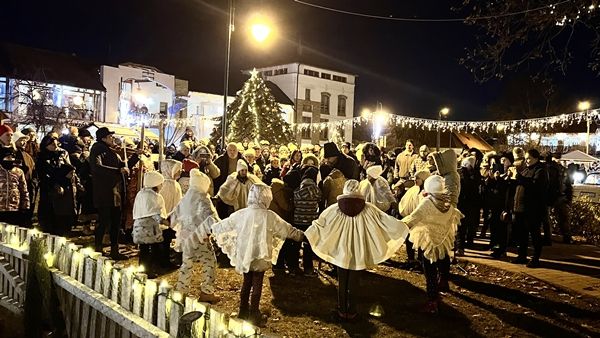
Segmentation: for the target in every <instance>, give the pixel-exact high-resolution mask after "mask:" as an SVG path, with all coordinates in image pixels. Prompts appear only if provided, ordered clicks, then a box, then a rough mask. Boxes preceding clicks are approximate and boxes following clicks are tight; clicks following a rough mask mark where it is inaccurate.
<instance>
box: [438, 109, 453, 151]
mask: <svg viewBox="0 0 600 338" xmlns="http://www.w3.org/2000/svg"><path fill="white" fill-rule="evenodd" d="M449 113H450V108H448V107H444V108H442V109H441V110H440V112H439V113H438V127H437V143H436V151H440V137H441V132H442V130H441V128H440V124H441V122H442V117H443V116H447V115H448V114H449Z"/></svg>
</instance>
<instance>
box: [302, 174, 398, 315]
mask: <svg viewBox="0 0 600 338" xmlns="http://www.w3.org/2000/svg"><path fill="white" fill-rule="evenodd" d="M407 234H408V228H407V227H406V225H405V224H404V223H402V222H400V221H399V220H397V219H396V218H394V217H392V216H390V215H387V214H386V213H384V212H383V211H381V210H379V209H378V208H377V207H376V206H375V205H373V204H371V203H369V202H365V197H364V196H363V195H362V194H361V193H360V191H359V183H358V181H357V180H348V181H347V182H346V183H345V185H344V191H343V194H342V195H340V196H338V197H337V204H333V205H331V206H330V207H328V208H327V209H325V211H323V212H322V213H321V215H320V216H319V218H318V219H317V220H315V221H313V223H312V225H311V226H310V227H309V228H308V229H307V230H306V232H305V235H306V238H307V239H308V241H309V242H310V244H311V246H312V248H313V251H314V253H315V254H317V256H319V257H321V259H323V260H325V261H327V262H329V263H331V264H334V265H335V266H337V271H338V281H339V287H338V307H337V310H336V311H335V313H334V316H335V319H336V320H341V321H353V320H355V319H357V318H358V312H357V309H356V304H355V297H356V292H357V291H358V285H359V277H360V272H361V271H362V270H366V269H370V268H373V267H374V266H376V265H377V264H379V263H381V262H383V261H385V260H387V259H389V258H390V257H392V256H393V255H394V253H395V252H396V251H397V250H398V249H399V248H400V246H402V244H403V243H404V239H405V238H406V235H407Z"/></svg>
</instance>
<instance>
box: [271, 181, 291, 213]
mask: <svg viewBox="0 0 600 338" xmlns="http://www.w3.org/2000/svg"><path fill="white" fill-rule="evenodd" d="M271 192H272V193H273V201H271V205H269V209H270V210H273V211H274V212H275V213H276V214H277V215H279V217H281V218H283V220H284V221H286V222H288V223H289V222H291V221H292V214H293V209H294V191H293V190H292V189H291V188H289V187H287V186H285V184H284V183H283V182H282V181H281V180H273V182H271Z"/></svg>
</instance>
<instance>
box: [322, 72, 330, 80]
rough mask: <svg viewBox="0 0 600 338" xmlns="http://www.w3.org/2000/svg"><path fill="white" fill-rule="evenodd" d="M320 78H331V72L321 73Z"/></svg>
mask: <svg viewBox="0 0 600 338" xmlns="http://www.w3.org/2000/svg"><path fill="white" fill-rule="evenodd" d="M321 78H322V79H326V80H331V74H327V73H321Z"/></svg>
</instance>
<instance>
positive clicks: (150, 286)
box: [144, 280, 158, 324]
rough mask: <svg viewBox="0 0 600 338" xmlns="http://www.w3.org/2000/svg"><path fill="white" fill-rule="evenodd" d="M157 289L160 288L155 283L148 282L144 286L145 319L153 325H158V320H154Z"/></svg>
mask: <svg viewBox="0 0 600 338" xmlns="http://www.w3.org/2000/svg"><path fill="white" fill-rule="evenodd" d="M157 289H158V287H157V286H156V282H155V281H153V280H146V285H145V286H144V319H145V320H146V321H147V322H150V323H152V324H156V320H155V319H154V309H155V304H156V298H155V297H156V291H157Z"/></svg>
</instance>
